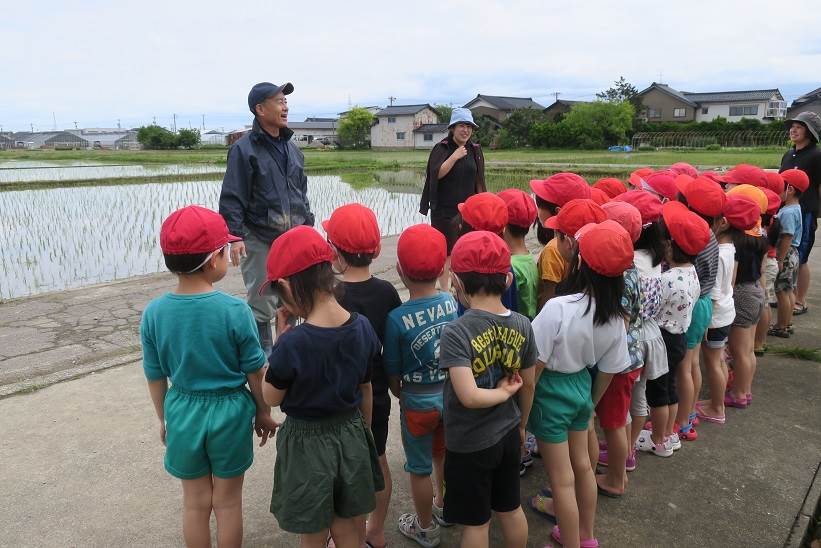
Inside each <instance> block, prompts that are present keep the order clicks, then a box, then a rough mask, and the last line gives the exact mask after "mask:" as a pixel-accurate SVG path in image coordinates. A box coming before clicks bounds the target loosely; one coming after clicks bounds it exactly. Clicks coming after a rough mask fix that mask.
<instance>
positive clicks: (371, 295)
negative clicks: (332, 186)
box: [322, 203, 433, 546]
mask: <svg viewBox="0 0 821 548" xmlns="http://www.w3.org/2000/svg"><path fill="white" fill-rule="evenodd" d="M322 228H323V229H324V230H325V234H326V235H327V238H328V242H330V244H331V246H332V247H333V248H334V250H335V251H336V254H335V257H334V261H333V266H334V269H335V270H336V271H337V272H339V273H341V274H342V284H341V285H342V293H341V295H340V298H339V304H341V305H342V306H343V307H344V308H345V309H346V310H347V311H348V312H356V313H358V314H362V315H363V316H365V317H366V318H367V319H368V320H369V321H370V322H371V326H372V327H373V329H374V331H375V332H376V336H377V337H378V338H379V341H380V343H382V342H384V340H385V323H386V320H387V318H388V313H389V312H390V311H391V310H393V309H395V308H396V307H397V306H399V305H400V304H402V301H401V300H400V299H399V293H397V292H396V288H395V287H393V284H392V283H390V282H387V281H385V280H380V279H379V278H377V277H375V276H372V275H371V270H370V264H371V263H372V262H373V260H374V259H375V258H376V257H378V256H379V251H380V249H381V245H382V239H381V233H380V231H379V224H378V222H377V220H376V215H374V212H373V211H372V210H371V209H369V208H367V207H365V206H363V205H362V204H357V203H353V204H346V205H343V206H341V207H338V208H336V209H335V210H334V212H333V213H332V214H331V217H330V218H329V219H328V220H327V221H323V223H322ZM432 230H433V229H432ZM371 386H372V389H373V410H372V413H371V414H372V419H371V432H372V433H373V439H374V442H375V443H376V453H377V455H379V465H380V467H381V468H382V475H383V476H384V478H385V489H383V490H381V491H379V492H377V493H376V509H375V510H374V511H373V513H372V514H371V515H370V517H369V519H368V520H367V521H368V522H367V531H366V533H365V538H366V540H367V541H368V542H370V543H372V544H374V545H376V546H383V545H384V544H385V516H386V515H387V512H388V505H389V504H390V498H391V490H392V489H391V488H392V480H391V473H390V467H389V466H388V459H387V458H386V457H385V448H386V445H387V440H388V418H389V417H390V414H391V398H390V396H389V395H388V376H387V374H386V372H385V367H384V365H383V357H382V356H381V355H380V356H379V359H378V360H377V362H376V363H374V364H373V377H372V379H371ZM362 525H363V526H364V525H365V524H362Z"/></svg>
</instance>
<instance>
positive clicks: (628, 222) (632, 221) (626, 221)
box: [601, 201, 641, 242]
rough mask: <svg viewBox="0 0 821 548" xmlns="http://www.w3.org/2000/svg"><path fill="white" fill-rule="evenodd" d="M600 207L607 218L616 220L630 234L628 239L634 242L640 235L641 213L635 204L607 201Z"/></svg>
mask: <svg viewBox="0 0 821 548" xmlns="http://www.w3.org/2000/svg"><path fill="white" fill-rule="evenodd" d="M601 208H602V209H603V210H604V212H605V213H606V214H607V218H608V219H610V220H611V221H616V222H617V223H619V224H620V225H621V226H623V227H624V229H625V230H626V231H627V233H628V234H629V235H630V240H632V241H633V242H635V241H636V240H638V239H639V236H641V213H639V210H638V209H636V207H635V206H632V205H630V204H628V203H627V202H615V201H614V202H607V203H606V204H604V205H603V206H601Z"/></svg>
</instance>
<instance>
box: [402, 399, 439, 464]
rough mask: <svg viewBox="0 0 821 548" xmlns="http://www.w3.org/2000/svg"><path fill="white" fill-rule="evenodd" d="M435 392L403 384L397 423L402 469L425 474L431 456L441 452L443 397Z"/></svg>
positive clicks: (431, 459) (431, 462)
mask: <svg viewBox="0 0 821 548" xmlns="http://www.w3.org/2000/svg"><path fill="white" fill-rule="evenodd" d="M436 386H438V387H439V391H438V392H432V393H421V394H418V393H414V392H409V391H407V390H405V387H403V390H402V396H401V398H402V399H401V402H400V403H401V410H402V414H401V416H400V422H401V424H402V445H403V446H404V447H405V459H406V462H405V472H409V473H411V474H415V475H417V476H429V475H430V474H431V472H432V471H433V458H434V457H440V458H441V457H443V456H444V455H445V424H444V422H443V421H442V410H443V407H444V397H443V396H442V391H441V388H442V384H438V385H436Z"/></svg>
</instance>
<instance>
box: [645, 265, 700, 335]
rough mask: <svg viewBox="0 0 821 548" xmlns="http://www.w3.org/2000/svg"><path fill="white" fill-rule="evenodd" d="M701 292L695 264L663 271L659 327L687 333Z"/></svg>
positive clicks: (669, 330)
mask: <svg viewBox="0 0 821 548" xmlns="http://www.w3.org/2000/svg"><path fill="white" fill-rule="evenodd" d="M700 294H701V286H700V285H699V283H698V274H696V268H695V267H694V266H693V265H689V266H675V267H673V268H670V269H669V270H667V271H666V272H662V274H661V309H660V310H659V313H658V314H657V315H656V321H657V322H658V324H659V327H661V328H662V329H664V330H666V331H668V332H670V333H673V334H680V333H685V332H686V331H687V328H689V327H690V320H691V319H692V317H693V307H694V306H695V304H696V301H697V300H698V297H699V295H700Z"/></svg>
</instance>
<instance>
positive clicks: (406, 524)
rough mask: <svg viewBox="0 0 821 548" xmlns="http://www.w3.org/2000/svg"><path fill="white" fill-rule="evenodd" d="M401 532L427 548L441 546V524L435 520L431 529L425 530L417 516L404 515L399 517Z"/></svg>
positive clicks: (432, 521)
mask: <svg viewBox="0 0 821 548" xmlns="http://www.w3.org/2000/svg"><path fill="white" fill-rule="evenodd" d="M399 532H400V533H402V534H403V535H405V536H406V537H408V538H409V539H411V540H413V541H416V543H417V544H419V545H420V546H424V547H425V548H433V547H434V546H439V524H438V523H437V522H436V520H435V519H434V520H431V524H430V527H429V528H427V529H423V528H422V526H421V525H419V519H418V518H417V517H416V514H411V513H408V514H402V515H401V516H399Z"/></svg>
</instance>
